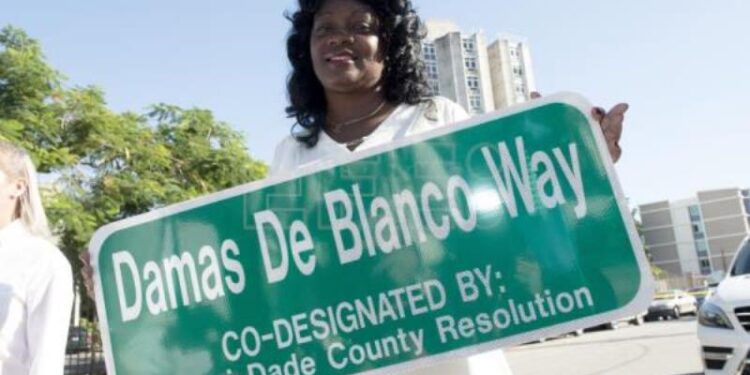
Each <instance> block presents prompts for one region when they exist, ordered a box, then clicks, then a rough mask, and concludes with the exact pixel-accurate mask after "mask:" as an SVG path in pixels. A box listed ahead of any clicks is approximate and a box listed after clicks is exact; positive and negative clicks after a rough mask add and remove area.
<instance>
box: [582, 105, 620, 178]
mask: <svg viewBox="0 0 750 375" xmlns="http://www.w3.org/2000/svg"><path fill="white" fill-rule="evenodd" d="M627 110H628V104H627V103H619V104H617V105H615V106H614V107H612V109H610V110H609V112H607V111H605V110H604V108H602V107H594V108H592V109H591V115H592V116H594V120H596V121H597V122H598V123H599V126H601V128H602V133H603V134H604V140H605V141H607V149H608V150H609V155H610V156H612V161H613V162H615V163H616V162H617V160H619V159H620V156H622V148H621V147H620V137H621V136H622V123H623V122H624V121H625V112H627Z"/></svg>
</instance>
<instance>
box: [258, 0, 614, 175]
mask: <svg viewBox="0 0 750 375" xmlns="http://www.w3.org/2000/svg"><path fill="white" fill-rule="evenodd" d="M289 19H290V21H291V22H292V30H291V33H290V35H289V38H288V40H287V54H288V57H289V60H290V62H291V64H292V69H293V70H292V73H291V75H290V78H289V82H288V93H289V99H290V105H289V107H288V108H287V113H288V114H289V116H290V117H293V118H294V119H295V120H296V124H295V126H297V127H299V129H293V134H292V135H291V136H289V137H287V138H286V139H284V140H283V141H282V142H281V143H280V144H279V145H278V147H277V148H276V153H275V156H274V161H273V163H272V168H271V170H272V173H274V174H276V173H280V172H288V173H289V172H293V171H294V170H295V169H296V168H298V167H300V166H303V165H306V164H309V163H312V162H316V161H320V160H321V159H323V158H330V157H335V156H337V155H341V154H347V153H350V152H352V151H354V150H362V149H367V148H370V147H374V146H378V145H382V144H385V143H388V142H390V141H392V140H394V139H396V138H400V137H403V136H407V135H411V134H415V133H419V132H422V131H425V130H428V129H431V128H435V127H438V126H443V125H447V124H451V123H453V122H456V121H459V120H463V119H465V118H467V117H468V115H467V114H466V112H465V111H464V109H463V108H461V107H460V106H458V105H457V104H455V103H453V102H451V101H449V100H447V99H445V98H439V97H429V94H428V92H429V91H428V87H427V83H426V79H425V75H424V64H423V63H422V61H421V57H420V51H421V40H422V38H423V36H424V31H423V25H422V23H421V21H420V19H419V17H418V16H417V14H416V12H415V11H414V9H413V7H412V5H411V2H410V1H408V0H407V1H404V0H389V1H373V0H368V1H357V0H300V1H299V10H298V11H297V12H295V13H294V14H293V15H291V16H290V17H289ZM538 96H539V95H538V94H536V93H533V94H532V97H533V98H536V97H538ZM626 110H627V105H626V104H618V105H616V106H615V107H614V108H613V109H612V110H611V111H610V112H609V113H607V112H605V111H604V110H603V109H601V108H598V107H597V108H595V109H594V111H593V113H592V115H593V116H594V118H595V119H596V120H597V121H599V122H600V124H601V125H602V130H603V131H604V135H605V138H606V140H607V145H608V147H609V151H610V154H611V155H612V157H613V159H614V160H617V159H618V158H619V157H620V154H621V150H620V146H619V144H618V141H619V139H620V134H621V132H622V122H623V115H624V113H625V111H626Z"/></svg>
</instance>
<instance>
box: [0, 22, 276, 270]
mask: <svg viewBox="0 0 750 375" xmlns="http://www.w3.org/2000/svg"><path fill="white" fill-rule="evenodd" d="M0 138H2V139H6V140H9V141H11V142H14V143H16V144H19V145H21V146H23V147H24V148H26V149H27V150H29V152H30V153H31V155H32V158H33V159H34V161H35V163H36V165H37V166H38V169H39V171H40V172H42V173H45V174H46V176H45V177H46V178H45V179H46V180H47V181H48V183H47V184H46V189H45V191H44V194H43V199H44V204H45V207H46V209H47V214H48V216H49V218H50V222H51V223H52V225H53V230H54V232H55V234H56V235H57V236H58V241H59V243H58V245H59V246H60V248H61V250H62V251H63V252H64V253H65V254H66V256H67V257H68V258H69V260H70V261H71V264H72V265H73V266H74V270H75V271H76V273H77V274H78V273H79V268H80V267H79V266H80V264H79V262H78V261H77V257H78V254H79V253H80V252H81V251H82V250H84V249H86V247H87V244H88V242H89V240H90V238H91V235H92V234H93V232H94V230H95V229H96V228H98V227H100V226H102V225H105V224H108V223H110V222H112V221H115V220H120V219H124V218H126V217H129V216H133V215H137V214H140V213H144V212H147V211H149V210H152V209H155V208H158V207H162V206H165V205H169V204H172V203H176V202H180V201H184V200H187V199H190V198H193V197H196V196H200V195H204V194H208V193H211V192H215V191H218V190H221V189H226V188H229V187H232V186H236V185H239V184H242V183H246V182H250V181H253V180H257V179H260V178H263V177H264V176H265V173H266V166H265V165H264V164H263V163H262V162H259V161H256V160H254V159H253V158H252V157H251V156H250V155H249V154H248V152H247V149H246V147H245V141H244V139H243V137H242V135H240V134H239V133H238V132H236V131H234V130H233V129H232V128H231V127H230V126H229V125H228V124H226V123H223V122H220V121H217V120H216V119H215V118H214V117H213V114H212V113H211V111H209V110H205V109H182V108H179V107H176V106H172V105H168V104H158V105H155V106H153V107H152V108H151V110H150V111H149V112H148V113H146V114H136V113H130V112H126V113H115V112H113V111H111V110H110V109H109V108H107V106H106V102H105V99H104V92H103V91H102V90H101V89H99V88H97V87H93V86H90V87H72V88H66V87H65V86H64V77H63V76H62V75H61V74H60V73H58V72H57V71H56V70H55V69H53V68H52V67H51V66H49V64H48V63H47V62H46V60H45V58H44V55H43V53H42V50H41V47H40V46H39V44H38V43H37V42H36V41H35V40H33V39H31V38H29V37H28V36H27V35H26V33H24V32H23V31H22V30H19V29H17V28H13V27H10V26H8V27H5V28H3V29H2V31H0ZM78 277H80V275H78Z"/></svg>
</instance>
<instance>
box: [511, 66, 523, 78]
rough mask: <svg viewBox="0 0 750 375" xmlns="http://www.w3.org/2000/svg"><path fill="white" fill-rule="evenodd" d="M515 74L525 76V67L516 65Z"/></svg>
mask: <svg viewBox="0 0 750 375" xmlns="http://www.w3.org/2000/svg"><path fill="white" fill-rule="evenodd" d="M513 74H515V75H517V76H523V69H521V67H520V66H514V67H513Z"/></svg>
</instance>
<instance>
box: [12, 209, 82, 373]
mask: <svg viewBox="0 0 750 375" xmlns="http://www.w3.org/2000/svg"><path fill="white" fill-rule="evenodd" d="M72 306H73V275H72V272H71V268H70V263H68V260H67V259H66V258H65V256H63V254H62V253H61V252H60V250H58V249H57V248H56V247H55V246H54V245H52V244H51V243H49V242H48V241H46V240H44V239H41V238H38V237H35V236H32V235H31V234H30V233H29V232H28V231H27V230H26V228H25V227H24V225H23V224H22V223H21V222H20V221H18V220H16V221H13V222H12V223H10V224H8V225H6V226H5V227H4V228H2V229H0V375H27V374H28V375H56V374H62V373H63V369H64V366H65V345H66V342H67V338H68V325H69V322H70V313H71V308H72Z"/></svg>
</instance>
